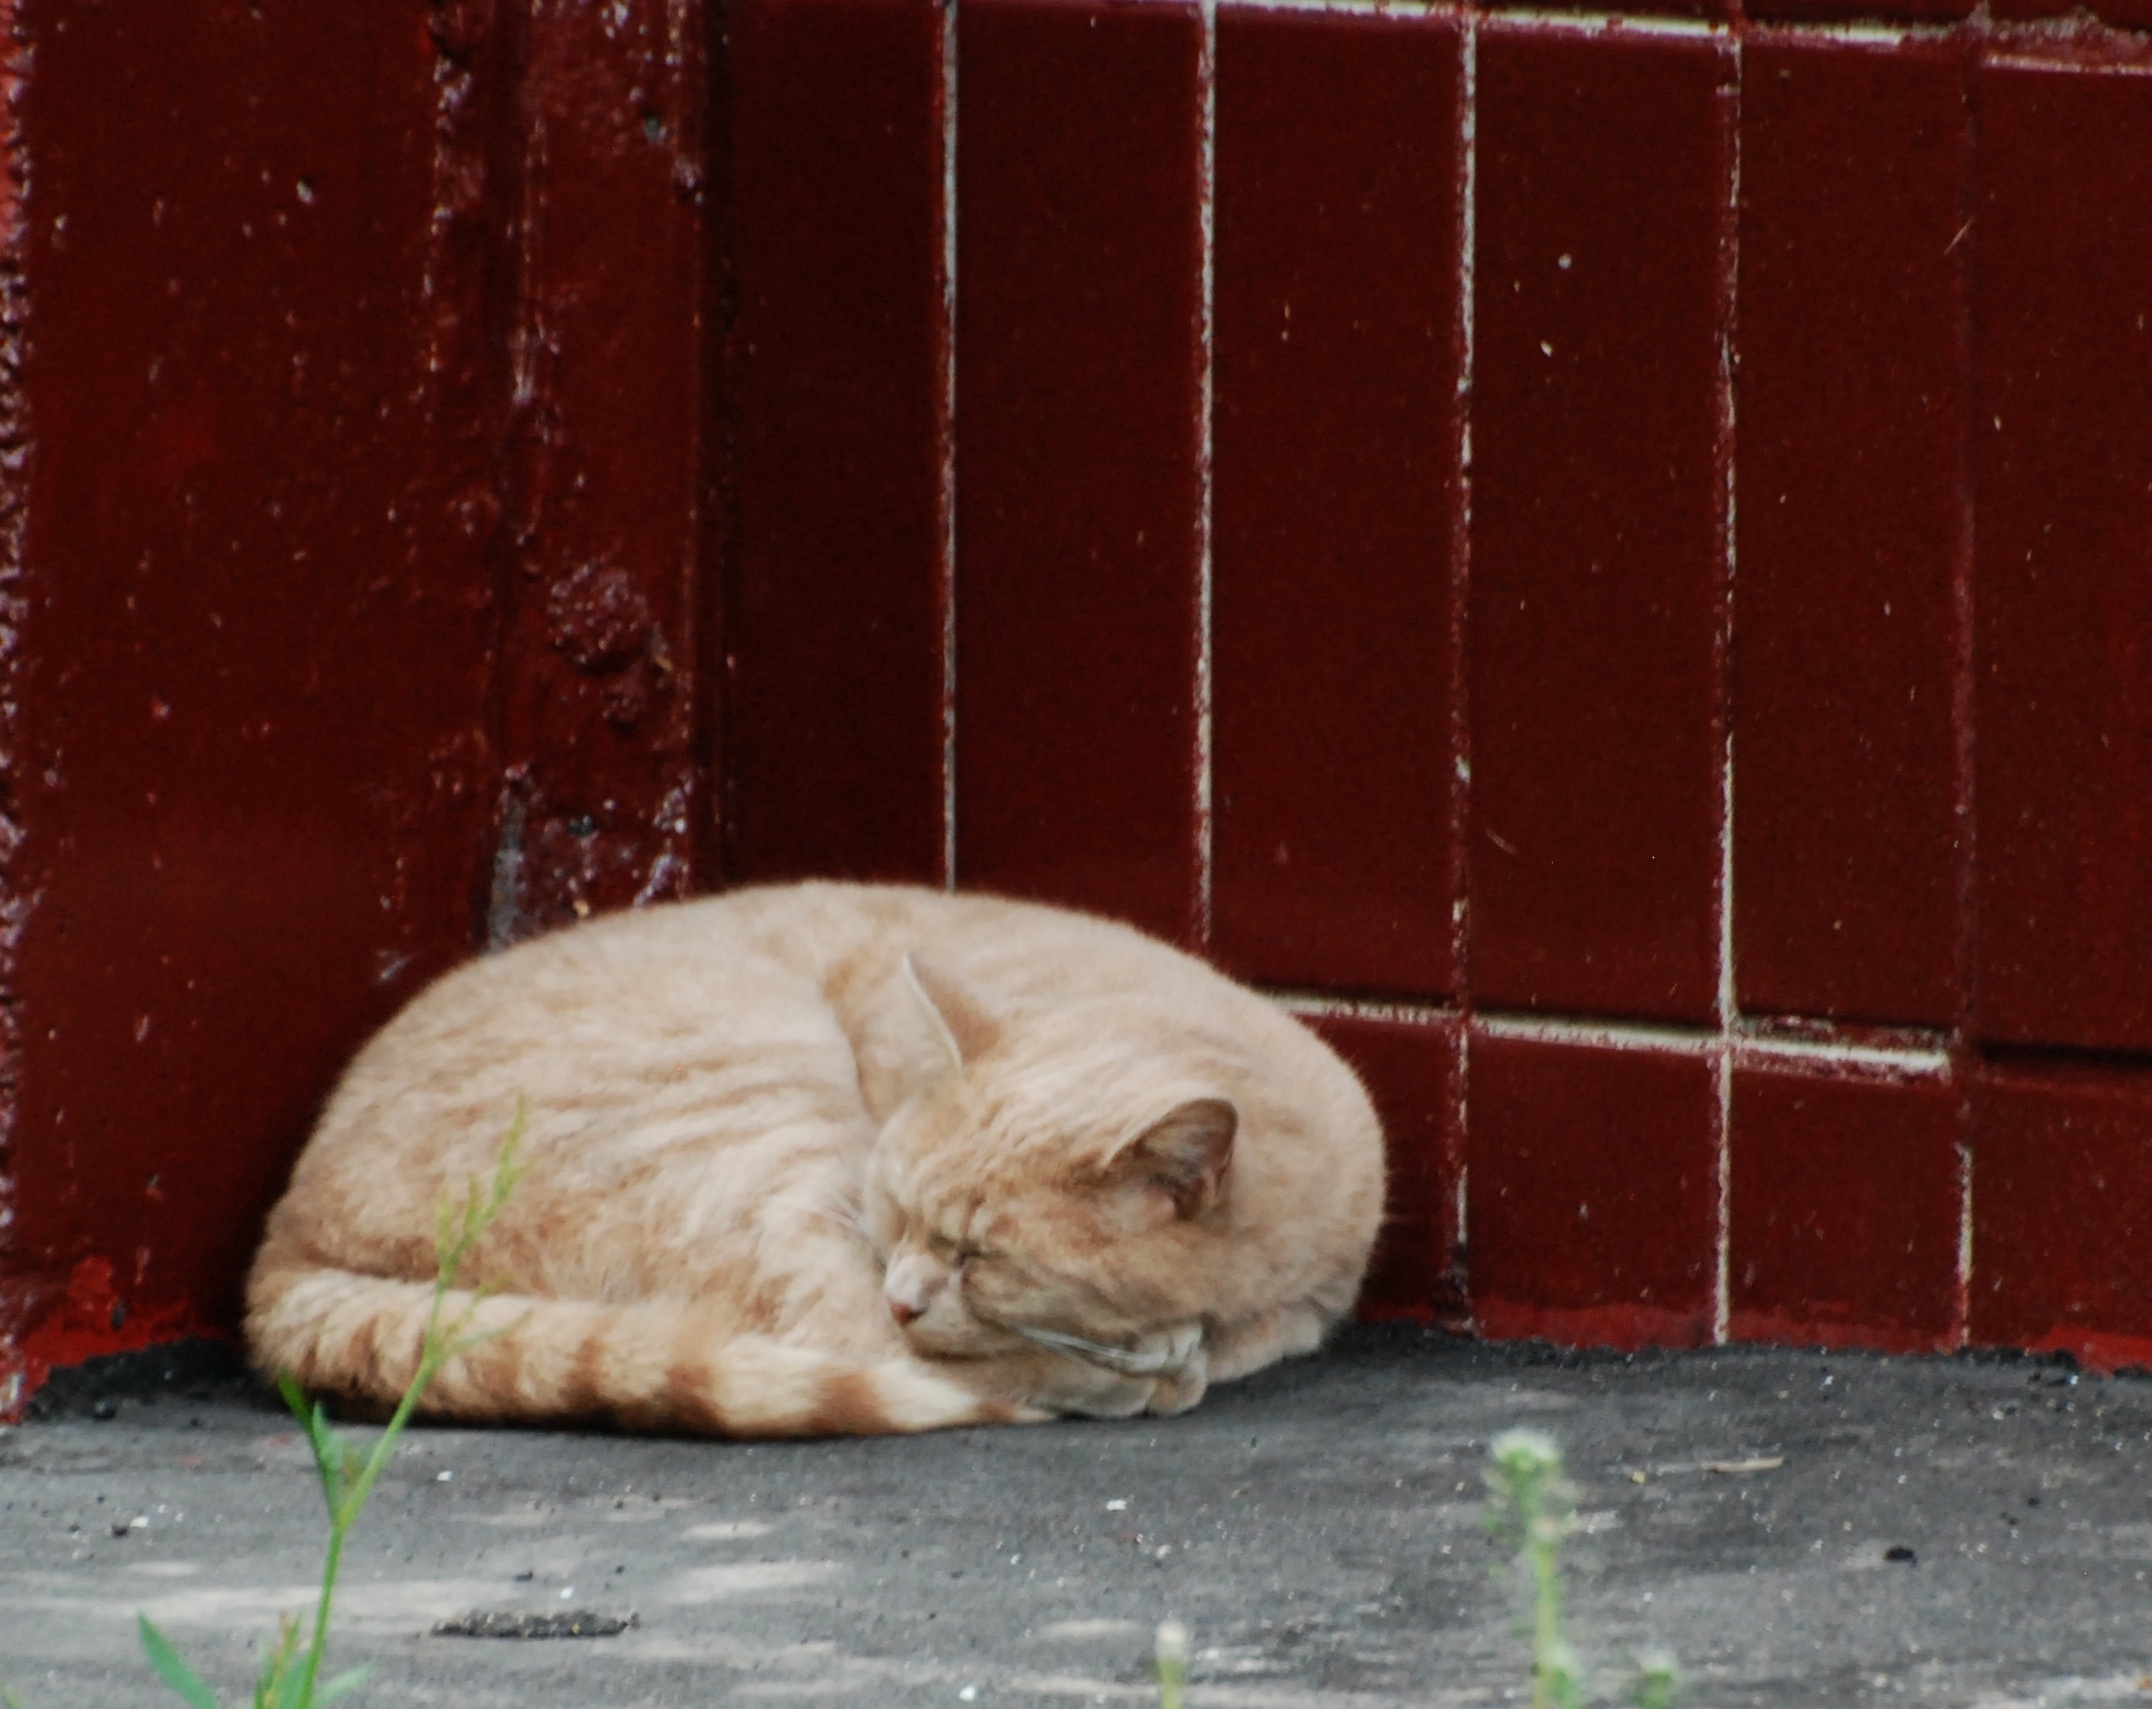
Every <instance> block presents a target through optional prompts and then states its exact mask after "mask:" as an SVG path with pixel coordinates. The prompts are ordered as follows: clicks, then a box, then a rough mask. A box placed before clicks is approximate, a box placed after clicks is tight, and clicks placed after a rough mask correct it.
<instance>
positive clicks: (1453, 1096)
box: [1301, 1015, 1466, 1328]
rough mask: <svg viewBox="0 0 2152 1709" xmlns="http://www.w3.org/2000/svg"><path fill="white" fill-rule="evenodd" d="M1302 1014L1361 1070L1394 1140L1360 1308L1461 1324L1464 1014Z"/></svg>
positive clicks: (1370, 1314)
mask: <svg viewBox="0 0 2152 1709" xmlns="http://www.w3.org/2000/svg"><path fill="white" fill-rule="evenodd" d="M1301 1018H1302V1019H1303V1020H1304V1021H1306V1023H1307V1024H1308V1025H1309V1026H1310V1027H1312V1028H1314V1030H1315V1031H1316V1032H1318V1033H1320V1034H1321V1035H1322V1036H1323V1038H1324V1040H1325V1041H1326V1042H1328V1043H1329V1044H1330V1046H1331V1047H1332V1048H1333V1049H1335V1050H1336V1051H1337V1053H1338V1054H1339V1055H1340V1056H1342V1057H1344V1058H1345V1060H1346V1061H1347V1062H1349V1063H1351V1064H1352V1066H1353V1068H1354V1070H1355V1071H1356V1072H1357V1073H1358V1074H1359V1076H1360V1079H1361V1081H1362V1083H1363V1084H1364V1085H1365V1086H1366V1087H1367V1090H1368V1095H1369V1096H1370V1097H1372V1098H1373V1099H1374V1100H1375V1111H1376V1113H1377V1114H1378V1115H1379V1116H1381V1117H1382V1130H1383V1136H1384V1138H1385V1139H1386V1140H1387V1142H1388V1146H1389V1159H1390V1182H1389V1198H1388V1203H1387V1214H1386V1215H1385V1217H1384V1222H1383V1231H1382V1236H1381V1238H1380V1239H1379V1240H1378V1241H1377V1242H1376V1245H1375V1256H1374V1260H1373V1262H1372V1263H1371V1265H1370V1266H1369V1269H1368V1278H1367V1285H1366V1286H1365V1287H1364V1288H1363V1289H1361V1292H1360V1316H1361V1317H1363V1318H1369V1319H1375V1320H1382V1319H1387V1318H1399V1317H1409V1318H1415V1319H1417V1320H1419V1321H1420V1322H1422V1323H1439V1324H1442V1325H1444V1326H1446V1327H1452V1328H1462V1327H1463V1326H1464V1323H1465V1317H1466V1313H1465V1304H1464V1289H1463V1285H1462V1284H1463V1276H1462V1274H1461V1268H1462V1264H1463V1256H1464V1255H1463V1253H1462V1252H1461V1250H1460V1249H1459V1246H1458V1226H1457V1211H1458V1201H1457V1183H1458V1178H1459V1174H1460V1171H1461V1169H1462V1166H1463V1162H1464V1156H1463V1140H1464V1136H1463V1133H1462V1131H1461V1130H1460V1128H1459V1125H1458V1112H1459V1106H1460V1100H1461V1098H1462V1096H1463V1093H1464V1085H1463V1082H1462V1080H1461V1079H1460V1077H1459V1069H1460V1061H1459V1055H1458V1049H1457V1041H1458V1036H1459V1029H1458V1023H1457V1021H1456V1020H1455V1019H1454V1018H1450V1017H1431V1018H1427V1019H1411V1020H1405V1019H1398V1020H1386V1019H1375V1018H1371V1017H1366V1016H1358V1015H1321V1016H1302V1017H1301Z"/></svg>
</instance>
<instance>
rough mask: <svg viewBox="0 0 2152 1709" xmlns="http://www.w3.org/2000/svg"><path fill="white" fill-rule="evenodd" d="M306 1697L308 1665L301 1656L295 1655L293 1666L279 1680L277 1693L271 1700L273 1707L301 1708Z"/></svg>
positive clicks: (285, 1708) (280, 1708)
mask: <svg viewBox="0 0 2152 1709" xmlns="http://www.w3.org/2000/svg"><path fill="white" fill-rule="evenodd" d="M305 1697H306V1665H305V1662H304V1661H303V1660H302V1659H301V1658H300V1657H298V1656H294V1657H293V1658H292V1665H291V1667H290V1668H289V1669H287V1670H286V1672H285V1674H284V1677H283V1678H282V1679H280V1680H278V1681H277V1688H276V1694H275V1695H274V1696H273V1697H271V1698H270V1700H269V1701H270V1704H271V1705H272V1706H273V1709H300V1704H301V1703H302V1702H303V1701H304V1699H305Z"/></svg>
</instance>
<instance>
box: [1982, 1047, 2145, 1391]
mask: <svg viewBox="0 0 2152 1709" xmlns="http://www.w3.org/2000/svg"><path fill="white" fill-rule="evenodd" d="M1972 1107H1973V1120H1972V1143H1973V1172H1974V1173H1973V1182H1974V1187H1973V1227H1972V1244H1973V1266H1972V1323H1971V1334H1972V1339H1973V1340H1974V1341H1975V1342H1976V1343H1981V1344H1985V1345H1989V1346H1997V1345H1999V1346H2013V1347H2038V1348H2054V1349H2060V1350H2061V1351H2064V1352H2067V1353H2072V1354H2075V1355H2076V1356H2077V1357H2078V1358H2080V1359H2084V1360H2087V1361H2089V1362H2091V1363H2093V1364H2096V1365H2106V1366H2114V1365H2134V1366H2140V1367H2143V1366H2152V1171H2148V1170H2147V1169H2146V1167H2145V1157H2146V1154H2147V1152H2148V1150H2152V1084H2148V1082H2147V1078H2146V1076H2145V1074H2144V1072H2143V1071H2142V1070H2141V1069H2140V1070H2138V1071H2136V1072H2118V1071H2112V1070H2110V1071H2106V1072H2098V1071H2086V1070H2083V1069H2080V1068H2075V1067H2069V1066H2065V1067H2061V1068H2055V1067H2049V1066H2045V1065H2032V1064H2024V1063H2020V1064H2013V1065H2010V1066H2006V1067H2001V1068H1997V1069H1992V1070H1990V1071H1988V1072H1985V1073H1983V1074H1981V1075H1979V1076H1978V1077H1977V1078H1976V1079H1975V1080H1974V1082H1973V1087H1972Z"/></svg>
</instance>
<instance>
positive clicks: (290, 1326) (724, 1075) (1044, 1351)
mask: <svg viewBox="0 0 2152 1709" xmlns="http://www.w3.org/2000/svg"><path fill="white" fill-rule="evenodd" d="M519 1104H520V1105H521V1106H522V1107H523V1108H524V1109H525V1110H526V1112H527V1127H526V1133H525V1142H524V1148H523V1150H524V1157H525V1161H526V1165H527V1168H526V1173H525V1174H524V1176H523V1178H522V1179H521V1180H520V1182H519V1183H518V1185H517V1188H516V1190H515V1192H514V1193H513V1195H511V1197H510V1199H509V1202H508V1204H507V1206H506V1208H505V1209H504V1211H503V1212H502V1214H501V1216H500V1217H499V1219H498V1220H497V1221H496V1223H495V1224H494V1225H493V1226H492V1228H491V1229H489V1231H488V1233H487V1235H486V1237H485V1239H484V1240H483V1241H482V1242H481V1243H480V1245H479V1247H478V1248H477V1250H476V1251H475V1252H474V1253H473V1255H472V1258H471V1262H470V1267H469V1270H468V1272H467V1274H466V1278H465V1279H466V1280H468V1281H469V1282H471V1283H473V1284H474V1285H480V1284H482V1285H483V1287H484V1289H485V1290H486V1295H485V1297H483V1298H481V1297H479V1296H478V1295H476V1294H471V1293H464V1292H458V1293H454V1294H451V1295H450V1296H449V1297H448V1299H447V1301H446V1302H445V1310H446V1313H447V1315H448V1317H449V1318H450V1319H451V1320H455V1319H457V1318H459V1317H461V1316H463V1315H464V1314H466V1313H467V1314H468V1323H467V1327H468V1328H469V1329H470V1330H472V1331H474V1332H476V1333H479V1334H481V1335H483V1337H484V1339H483V1340H481V1341H479V1342H477V1343H476V1344H474V1345H472V1346H471V1347H470V1348H469V1349H468V1350H467V1351H466V1352H464V1353H462V1354H461V1355H459V1356H458V1357H457V1358H455V1359H454V1360H452V1361H451V1362H450V1363H449V1364H448V1365H447V1366H445V1367H444V1368H443V1369H442V1371H441V1372H440V1373H439V1375H438V1376H437V1377H436V1379H435V1381H434V1384H433V1387H432V1389H431V1390H430V1392H429V1395H428V1398H427V1410H428V1411H430V1412H433V1413H437V1414H439V1415H442V1416H446V1417H452V1418H457V1419H464V1420H470V1421H474V1422H478V1421H499V1422H555V1423H579V1422H589V1423H609V1424H612V1425H615V1426H618V1427H622V1428H627V1429H634V1430H652V1431H666V1432H673V1433H681V1434H706V1435H722V1436H754V1437H761V1436H802V1435H856V1434H875V1433H882V1432H899V1431H915V1430H929V1429H939V1428H945V1427H950V1426H961V1425H971V1424H985V1423H1005V1422H1023V1421H1028V1420H1032V1419H1037V1418H1042V1417H1046V1416H1050V1415H1052V1414H1054V1413H1065V1412H1077V1413H1089V1414H1094V1415H1100V1416H1109V1417H1114V1416H1126V1415H1129V1414H1132V1413H1136V1412H1141V1411H1152V1412H1171V1411H1178V1410H1181V1409H1182V1408H1184V1407H1186V1406H1190V1405H1193V1404H1195V1402H1196V1401H1197V1400H1198V1399H1200V1398H1201V1395H1202V1393H1203V1390H1204V1387H1205V1386H1206V1384H1207V1382H1208V1381H1210V1380H1212V1378H1213V1377H1214V1376H1215V1377H1216V1378H1218V1379H1220V1380H1222V1379H1224V1378H1225V1377H1228V1376H1234V1375H1239V1374H1241V1373H1242V1372H1243V1371H1245V1370H1249V1369H1253V1368H1255V1367H1257V1366H1259V1365H1261V1364H1266V1363H1269V1362H1270V1361H1271V1360H1272V1359H1275V1358H1277V1357H1281V1356H1284V1355H1286V1354H1290V1353H1294V1352H1301V1351H1305V1350H1307V1349H1308V1348H1309V1347H1312V1346H1313V1345H1314V1344H1315V1343H1316V1341H1317V1340H1318V1339H1319V1338H1320V1336H1321V1333H1322V1331H1323V1329H1324V1327H1325V1326H1327V1324H1329V1323H1330V1322H1332V1321H1334V1320H1335V1319H1336V1317H1337V1316H1338V1315H1339V1314H1341V1313H1342V1312H1343V1311H1344V1310H1346V1309H1347V1308H1348V1307H1349V1305H1350V1303H1351V1299H1352V1296H1353V1294H1354V1292H1355V1291H1356V1290H1357V1287H1358V1284H1359V1279H1360V1275H1361V1272H1362V1270H1363V1268H1364V1266H1365V1263H1366V1259H1367V1252H1368V1248H1369V1246H1370V1244H1371V1243H1372V1240H1373V1236H1374V1232H1375V1227H1376V1224H1377V1222H1378V1220H1379V1217H1380V1214H1381V1200H1382V1164H1381V1136H1380V1132H1379V1130H1378V1128H1377V1127H1376V1124H1375V1121H1374V1117H1373V1114H1372V1111H1371V1110H1370V1109H1369V1107H1368V1104H1367V1100H1366V1097H1365V1095H1364V1093H1362V1092H1361V1090H1360V1087H1359V1085H1358V1083H1357V1082H1356V1081H1355V1080H1354V1079H1353V1077H1352V1075H1351V1073H1350V1072H1349V1071H1348V1070H1346V1069H1345V1068H1344V1066H1343V1065H1342V1064H1341V1063H1339V1062H1338V1061H1337V1059H1336V1058H1335V1057H1334V1056H1332V1055H1331V1053H1330V1052H1329V1051H1328V1050H1327V1049H1325V1048H1324V1047H1323V1046H1322V1045H1321V1044H1320V1043H1318V1042H1317V1041H1316V1040H1315V1039H1314V1038H1313V1037H1312V1036H1311V1035H1310V1034H1308V1033H1307V1032H1306V1031H1305V1030H1304V1029H1302V1028H1301V1027H1299V1026H1298V1025H1297V1024H1296V1023H1295V1022H1293V1021H1292V1020H1290V1019H1289V1018H1288V1017H1286V1016H1284V1015H1283V1014H1282V1013H1281V1012H1280V1011H1278V1010H1277V1009H1275V1008H1274V1007H1273V1006H1271V1005H1270V1004H1268V1003H1266V1002H1264V1001H1263V1000H1261V999H1259V998H1257V997H1255V996H1254V995H1252V994H1251V993H1248V992H1246V991H1244V990H1242V989H1241V988H1240V987H1237V986H1234V985H1232V984H1230V983H1229V982H1228V981H1226V980H1224V979H1222V978H1221V977H1219V976H1218V975H1217V974H1215V973H1213V972H1211V971H1210V970H1209V969H1207V968H1204V967H1203V966H1202V965H1201V964H1200V963H1197V962H1195V961H1192V960H1191V959H1190V958H1188V957H1186V956H1183V955H1181V954H1179V953H1178V952H1176V951H1174V950H1171V949H1169V948H1167V947H1165V946H1163V945H1160V944H1157V943H1154V942H1152V941H1150V940H1148V939H1145V938H1143V937H1141V936H1139V935H1138V934H1136V933H1134V932H1131V931H1128V930H1127V929H1126V928H1123V927H1119V926H1115V925H1110V924H1108V923H1105V922H1102V921H1097V920H1092V919H1089V918H1086V917H1084V916H1080V915H1075V914H1069V913H1065V912H1061V911H1058V910H1051V909H1045V908H1040V907H1036V906H1031V905H1025V904H1017V903H1010V902H1004V901H1000V900H996V899H992V898H984V897H952V896H948V895H944V894H941V893H938V892H929V891H918V890H908V889H901V888H895V887H867V886H844V885H801V886H794V887H787V888H783V889H771V890H762V891H742V892H737V893H734V894H733V895H731V896H727V897H723V898H717V899H712V900H708V901H703V902H696V903H686V904H676V905H671V906H667V907H663V908H655V909H649V910H645V911H642V912H640V913H635V914H628V915H620V916H614V917H611V918H609V919H606V920H601V921H594V922H591V923H589V924H587V925H584V926H578V927H574V928H570V929H569V930H566V931H563V932H561V933H558V934H556V935H554V936H552V937H549V938H544V939H540V940H538V941H536V942H534V943H530V944H526V945H524V946H521V947H520V948H517V949H515V950H512V951H509V952H506V953H504V954H501V955H497V956H493V957H489V958H486V959H484V960H481V961H478V962H474V963H472V964H470V965H468V966H466V967H464V968H462V969H459V970H457V971H456V972H454V973H452V974H450V975H448V976H447V977H446V978H444V979H442V980H441V981H439V982H437V983H436V984H435V985H434V986H433V987H431V988H430V989H429V990H428V991H426V992H424V993H422V994H421V996H420V997H419V998H418V999H417V1000H416V1001H415V1002H413V1003H412V1004H411V1005H410V1007H409V1008H407V1009H406V1010H405V1011H404V1013H403V1014H402V1015H400V1016H399V1017H397V1019H396V1020H394V1021H393V1022H391V1023H390V1025H389V1026H388V1027H387V1028H386V1029H384V1030H383V1032H382V1033H381V1034H380V1035H379V1036H378V1037H377V1038H376V1039H375V1040H374V1041H373V1042H372V1043H371V1044H369V1045H368V1046H367V1048H366V1049H365V1050H364V1051H362V1052H361V1053H360V1055H359V1057H358V1058H357V1060H356V1061H355V1062H354V1063H353V1064H352V1067H351V1069H350V1070H349V1072H348V1073H347V1074H346V1076H345V1078H344V1080H343V1082H342V1084H341V1085H340V1086H339V1087H338V1089H337V1091H336V1093H335V1094H334V1096H332V1098H331V1099H330V1101H329V1103H328V1105H327V1107H326V1109H325V1110H324V1112H323V1114H322V1117H321V1120H320V1122H319V1124H318V1125H317V1127H316V1130H315V1133H314V1135H313V1138H312V1139H311V1140H310V1142H309V1144H308V1146H307V1148H306V1150H305V1152H304V1153H303V1154H302V1156H301V1157H300V1160H299V1162H298V1165H297V1167H296V1169H295V1171H294V1174H293V1178H292V1183H291V1186H290V1188H289V1190H288V1191H287V1192H286V1194H285V1196H284V1198H283V1199H282V1200H281V1201H280V1202H279V1203H278V1205H277V1206H276V1208H275V1210H274V1211H273V1212H272V1213H271V1216H270V1221H269V1228H268V1233H267V1235H266V1237H265V1240H264V1243H263V1246H262V1249H261V1252H260V1253H259V1255H258V1256H257V1258H256V1261H255V1265H254V1270H253V1273H252V1276H251V1279H250V1282H249V1289H248V1320H247V1333H248V1338H249V1342H250V1346H251V1349H252V1353H253V1356H254V1358H255V1360H256V1362H257V1363H258V1364H259V1365H260V1366H261V1367H262V1368H263V1369H265V1370H275V1369H283V1370H289V1371H291V1372H292V1373H293V1374H294V1375H295V1376H297V1377H298V1378H299V1379H300V1381H301V1382H303V1383H305V1384H306V1385H307V1386H309V1387H310V1388H313V1389H316V1390H319V1391H323V1392H327V1393H331V1394H338V1395H343V1396H346V1397H349V1398H351V1399H353V1400H355V1401H358V1402H360V1403H362V1404H370V1405H372V1406H375V1407H377V1408H378V1407H380V1406H383V1405H386V1404H389V1403H392V1402H393V1401H394V1400H395V1398H396V1397H397V1396H398V1395H399V1394H400V1393H401V1392H402V1390H403V1388H404V1387H405V1386H406V1384H408V1382H409V1381H410V1378H411V1376H412V1374H413V1372H414V1371H415V1370H416V1368H417V1362H418V1358H419V1348H420V1342H421V1337H422V1335H423V1332H424V1327H425V1323H426V1318H427V1313H428V1311H429V1309H430V1308H431V1306H432V1300H433V1288H432V1285H431V1279H430V1278H431V1273H432V1268H433V1254H432V1234H433V1228H434V1216H435V1206H436V1204H437V1202H438V1201H439V1200H440V1198H441V1197H442V1196H443V1194H444V1193H446V1194H449V1195H453V1194H455V1193H456V1192H457V1191H458V1190H460V1188H461V1187H462V1186H463V1184H465V1183H467V1182H468V1181H470V1180H471V1179H472V1178H473V1177H475V1176H477V1175H480V1174H482V1173H483V1172H484V1171H485V1169H486V1168H487V1166H488V1165H489V1163H490V1162H491V1159H492V1156H493V1154H494V1153H495V1152H496V1151H497V1149H498V1147H499V1144H500V1142H501V1139H502V1137H503V1135H504V1134H505V1132H506V1130H507V1128H508V1126H509V1124H510V1122H511V1120H512V1118H513V1115H514V1112H515V1110H516V1109H517V1107H518V1106H519Z"/></svg>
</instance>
